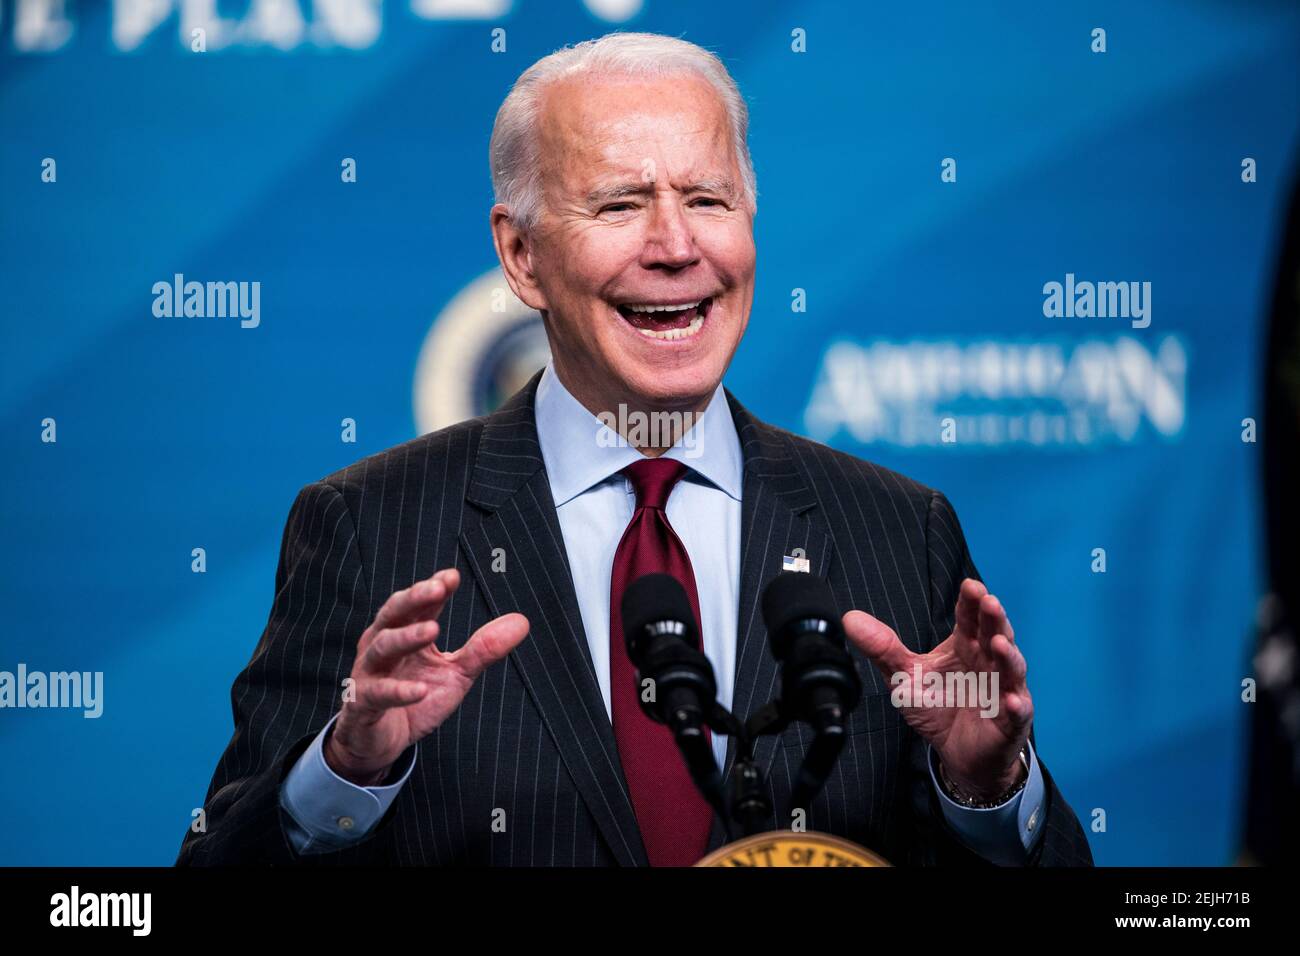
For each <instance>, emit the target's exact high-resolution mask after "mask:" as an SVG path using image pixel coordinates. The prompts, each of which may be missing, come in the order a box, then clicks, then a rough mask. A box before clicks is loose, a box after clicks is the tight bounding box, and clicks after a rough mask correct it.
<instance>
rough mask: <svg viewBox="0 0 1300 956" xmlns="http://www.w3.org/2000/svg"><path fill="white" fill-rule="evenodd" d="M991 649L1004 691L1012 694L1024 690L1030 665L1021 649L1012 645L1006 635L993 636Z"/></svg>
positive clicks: (990, 644) (999, 681) (990, 643)
mask: <svg viewBox="0 0 1300 956" xmlns="http://www.w3.org/2000/svg"><path fill="white" fill-rule="evenodd" d="M989 647H990V649H991V650H992V652H993V659H994V661H996V662H997V665H998V674H999V677H998V683H999V685H1000V686H1001V687H1002V689H1003V690H1006V691H1012V692H1014V691H1018V690H1020V689H1022V688H1023V687H1024V686H1025V677H1026V676H1027V675H1028V673H1029V663H1028V662H1027V661H1026V660H1025V655H1024V654H1022V653H1021V652H1020V648H1018V647H1016V645H1014V644H1012V643H1011V641H1009V640H1008V639H1007V636H1006V635H1005V634H995V635H993V640H991V641H990V642H989Z"/></svg>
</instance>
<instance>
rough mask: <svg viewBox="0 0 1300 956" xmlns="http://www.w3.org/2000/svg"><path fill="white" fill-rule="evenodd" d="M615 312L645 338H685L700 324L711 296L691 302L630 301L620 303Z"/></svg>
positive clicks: (710, 301)
mask: <svg viewBox="0 0 1300 956" xmlns="http://www.w3.org/2000/svg"><path fill="white" fill-rule="evenodd" d="M617 308H618V314H619V315H621V316H622V317H623V318H624V320H625V321H626V322H627V323H628V324H629V325H630V326H632V328H634V329H636V330H637V331H638V332H640V333H641V334H642V335H644V336H645V337H646V338H651V339H659V340H660V341H667V342H671V341H675V340H677V339H688V338H690V337H691V336H692V335H695V334H696V333H697V332H699V331H700V329H701V328H702V327H703V326H704V320H705V319H706V318H708V316H709V310H710V309H711V308H713V297H712V296H708V297H707V298H704V299H700V300H698V301H695V302H666V303H654V302H646V303H632V304H629V305H620V306H618V307H617Z"/></svg>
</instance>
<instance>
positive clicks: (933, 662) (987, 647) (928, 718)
mask: <svg viewBox="0 0 1300 956" xmlns="http://www.w3.org/2000/svg"><path fill="white" fill-rule="evenodd" d="M844 633H845V635H846V636H847V637H848V639H849V640H850V641H851V642H852V643H853V645H854V646H855V647H857V648H858V650H860V651H862V653H863V654H865V655H867V657H869V658H870V659H871V660H872V661H873V662H874V663H875V665H876V667H877V669H879V671H880V672H881V673H882V674H883V675H884V676H885V678H886V680H889V681H890V682H891V687H895V688H901V687H906V689H907V690H908V691H910V693H908V694H906V695H903V697H904V699H908V700H910V705H909V706H904V707H901V708H900V710H901V712H902V714H903V717H904V719H905V720H906V721H907V723H908V724H909V725H910V726H911V727H912V728H913V729H914V730H916V732H917V733H919V734H920V735H921V736H922V737H924V738H925V739H926V740H927V741H929V743H930V746H932V747H933V748H934V750H935V752H936V753H937V754H938V755H939V759H940V760H941V761H942V762H943V766H944V770H945V771H946V772H947V774H948V776H949V777H950V778H951V779H952V781H953V782H954V783H956V784H957V785H958V786H959V787H960V788H961V789H962V790H963V791H965V792H967V793H970V794H973V795H977V796H980V797H986V798H992V797H994V796H996V795H998V794H1000V793H1002V792H1003V791H1005V790H1006V789H1007V788H1008V787H1010V786H1012V785H1013V784H1015V783H1016V781H1017V780H1018V779H1019V777H1020V774H1021V769H1020V762H1019V759H1018V757H1019V754H1020V751H1021V749H1022V748H1023V747H1024V746H1025V741H1026V739H1027V738H1028V737H1029V729H1030V726H1031V725H1032V723H1033V719H1034V702H1033V698H1032V697H1030V695H1029V685H1028V684H1027V683H1026V680H1025V677H1026V664H1025V658H1024V655H1023V654H1021V653H1020V649H1019V648H1018V647H1017V646H1016V643H1015V640H1016V636H1015V632H1014V631H1013V630H1012V628H1011V622H1010V621H1009V620H1007V615H1006V611H1005V610H1004V609H1003V607H1002V603H1001V602H1000V601H999V600H998V599H997V598H996V597H994V596H993V595H992V594H990V593H989V591H988V589H987V588H986V587H985V586H984V585H983V584H981V583H980V582H979V581H976V580H974V579H973V578H967V579H966V580H964V581H962V583H961V589H960V591H959V593H958V596H957V609H956V620H955V623H954V626H953V630H952V633H951V634H950V635H948V637H947V639H945V640H944V641H943V642H942V643H941V644H939V645H938V646H936V647H935V648H934V650H932V651H930V652H929V653H928V654H914V653H913V652H912V651H909V650H908V649H907V647H906V646H904V644H903V642H902V641H900V640H899V639H898V635H897V634H895V633H894V631H893V629H892V628H890V627H889V626H888V625H886V624H884V623H883V622H881V621H879V620H877V619H876V618H874V617H872V616H871V615H870V614H867V613H866V612H865V611H849V612H848V613H847V614H845V615H844ZM918 665H920V673H921V675H922V676H921V680H922V683H923V684H924V683H925V682H926V675H928V674H931V673H937V674H938V675H939V676H940V677H942V678H944V686H945V688H946V687H947V686H948V681H947V675H948V674H953V673H956V674H961V675H965V674H974V675H976V677H977V679H978V675H979V674H981V673H983V674H986V675H992V674H996V675H997V677H998V683H997V691H998V693H997V697H996V701H995V703H996V714H994V715H992V716H985V715H984V711H983V708H982V706H981V704H980V702H978V700H971V699H969V698H968V699H967V700H966V702H965V705H964V706H960V707H959V706H955V704H954V702H953V701H949V700H947V699H946V695H945V700H944V702H943V703H944V706H942V707H926V706H922V701H923V697H922V693H923V690H924V688H923V687H918V686H916V673H917V670H916V668H917V666H918ZM895 674H899V675H903V676H902V677H899V678H898V679H897V680H895V679H894V675H895ZM987 680H988V679H987V678H986V681H987Z"/></svg>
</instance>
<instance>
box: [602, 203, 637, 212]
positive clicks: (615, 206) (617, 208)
mask: <svg viewBox="0 0 1300 956" xmlns="http://www.w3.org/2000/svg"><path fill="white" fill-rule="evenodd" d="M631 208H632V204H631V203H630V202H616V203H611V204H610V205H608V206H605V207H604V208H603V209H601V212H622V211H623V210H624V209H631Z"/></svg>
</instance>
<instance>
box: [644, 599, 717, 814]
mask: <svg viewBox="0 0 1300 956" xmlns="http://www.w3.org/2000/svg"><path fill="white" fill-rule="evenodd" d="M621 613H622V616H623V639H624V640H625V641H626V642H627V654H628V657H629V658H630V659H631V661H632V664H633V666H634V667H636V670H637V699H638V700H639V701H640V702H641V709H642V710H643V711H644V712H645V714H646V716H648V717H649V718H650V719H651V720H654V721H656V722H658V723H661V724H667V725H668V728H669V729H670V730H671V731H672V733H673V739H674V740H676V741H677V746H678V749H680V750H681V752H682V757H683V758H684V759H685V761H686V767H687V769H688V770H689V771H690V774H691V779H692V780H694V781H695V785H696V786H697V787H698V788H699V789H700V792H701V793H703V794H704V796H705V798H706V799H707V800H708V801H709V803H710V804H712V805H713V806H714V808H715V809H717V810H718V812H719V813H722V812H723V810H722V807H723V803H722V776H721V774H720V773H719V771H718V762H717V760H716V759H715V758H714V756H713V748H712V747H711V746H710V745H709V740H708V735H707V734H706V733H705V730H704V728H705V725H706V724H709V723H710V721H711V719H712V716H713V713H714V709H715V708H716V707H717V698H718V683H717V680H716V679H715V678H714V676H713V667H712V666H711V665H710V664H709V659H708V658H707V657H705V656H704V653H703V652H702V651H700V650H699V649H698V647H697V646H696V645H697V644H698V643H699V638H698V632H697V630H696V626H695V612H694V611H692V610H691V602H690V598H688V597H687V596H686V589H685V588H684V587H682V584H681V582H680V581H678V580H677V579H676V578H674V577H672V576H671V575H668V574H646V575H643V576H642V577H639V578H637V579H636V580H635V581H633V582H632V583H631V584H630V585H628V587H627V590H626V591H624V592H623V603H622V605H621ZM646 680H649V681H651V684H650V686H649V687H648V688H646V687H645V686H644V684H645V681H646ZM647 690H648V691H649V693H647ZM724 816H725V814H724Z"/></svg>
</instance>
